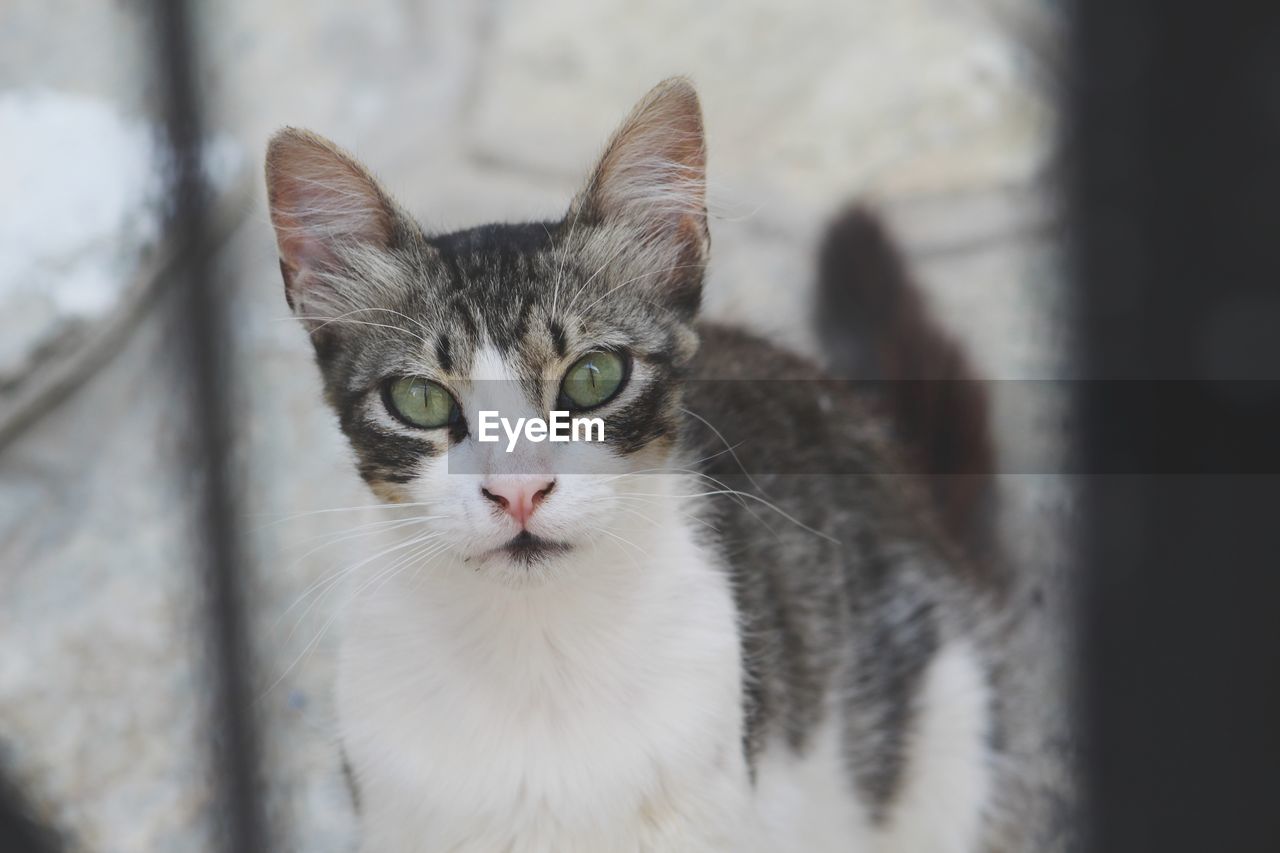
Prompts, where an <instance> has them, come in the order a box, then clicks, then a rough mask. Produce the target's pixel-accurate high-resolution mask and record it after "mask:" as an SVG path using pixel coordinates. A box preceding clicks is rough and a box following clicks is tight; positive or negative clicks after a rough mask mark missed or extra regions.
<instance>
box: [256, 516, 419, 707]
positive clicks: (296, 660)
mask: <svg viewBox="0 0 1280 853" xmlns="http://www.w3.org/2000/svg"><path fill="white" fill-rule="evenodd" d="M432 535H439V534H426V536H427V537H430V536H432ZM423 541H426V540H425V539H423V538H419V539H416V540H409V541H408V542H407V543H402V544H401V545H399V546H397V548H399V547H405V546H406V545H410V544H420V543H421V542H423ZM391 550H395V549H391ZM386 553H387V552H386V551H384V552H380V553H379V554H378V555H376V556H377V557H380V556H383V555H385V554H386ZM371 559H376V557H372V558H368V559H366V560H363V561H361V563H360V564H359V565H365V564H367V563H368V562H369V560H371ZM356 568H358V566H353V567H352V568H351V570H350V571H354V570H355V569H356ZM348 573H349V572H348ZM339 612H340V611H339V610H337V609H335V610H334V612H333V613H332V614H331V615H330V616H329V618H328V619H326V620H325V623H324V624H323V625H322V626H321V627H320V630H319V631H318V632H316V635H315V637H313V638H312V640H311V642H309V643H307V645H306V647H305V648H303V650H302V652H301V653H300V654H299V655H298V656H297V657H295V658H294V659H293V661H292V662H291V663H290V664H289V665H288V666H287V667H285V670H284V672H282V673H280V676H279V677H278V678H276V680H275V681H273V682H272V683H271V685H270V686H269V687H267V689H266V690H264V691H263V692H262V694H261V695H260V696H259V697H258V701H260V702H261V701H263V700H265V699H266V698H267V696H269V695H270V694H271V692H272V691H274V690H275V689H276V688H277V687H279V686H280V683H281V682H283V681H284V680H285V679H286V678H288V676H289V674H290V673H291V672H293V670H294V669H295V668H296V667H297V666H298V664H299V663H301V662H302V661H303V659H305V658H306V657H307V655H308V654H310V652H311V650H312V649H314V648H315V647H316V646H317V645H318V644H319V643H320V640H321V639H322V638H323V637H324V635H325V634H326V633H327V632H328V630H329V628H330V626H332V625H333V623H334V621H335V620H336V619H337V618H338V614H339ZM289 636H290V638H292V636H293V633H292V632H291V633H290V635H289ZM286 642H287V641H286Z"/></svg>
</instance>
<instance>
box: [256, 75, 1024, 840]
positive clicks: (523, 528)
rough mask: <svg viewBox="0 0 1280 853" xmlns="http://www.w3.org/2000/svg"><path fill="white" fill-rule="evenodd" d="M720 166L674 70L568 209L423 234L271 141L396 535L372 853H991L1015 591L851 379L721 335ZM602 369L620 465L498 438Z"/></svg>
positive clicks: (371, 754) (300, 145)
mask: <svg viewBox="0 0 1280 853" xmlns="http://www.w3.org/2000/svg"><path fill="white" fill-rule="evenodd" d="M702 156H703V155H702V137H701V124H700V119H699V117H698V113H697V102H696V98H695V96H694V95H693V93H692V90H691V89H690V88H689V87H688V86H687V84H684V83H681V82H674V83H669V84H666V85H665V86H663V87H660V88H659V89H658V90H655V92H654V93H653V94H651V95H650V97H649V98H648V99H647V100H646V101H645V102H644V103H642V104H641V106H640V107H638V108H637V110H636V112H635V113H633V114H632V117H631V118H630V119H629V120H628V122H627V123H626V124H625V125H624V127H623V129H622V130H621V131H619V133H618V135H617V136H615V138H614V140H613V142H612V143H611V145H610V147H609V149H608V150H607V151H606V153H605V156H604V158H603V160H602V162H601V164H600V166H598V167H597V170H596V172H595V174H594V175H593V177H592V180H591V182H590V183H589V184H588V187H587V189H586V190H585V191H584V193H583V194H582V195H581V196H580V197H579V198H578V200H576V201H575V204H574V207H573V208H572V209H571V210H570V212H569V214H568V215H567V216H566V218H565V219H564V220H563V221H561V222H554V223H546V224H538V225H532V226H486V227H485V228H481V229H474V230H472V231H467V232H460V233H458V234H453V235H443V236H427V235H424V234H422V233H421V232H420V231H418V230H417V228H416V226H414V225H413V224H412V223H411V221H409V220H407V218H406V217H404V216H403V214H401V213H400V212H399V211H398V210H397V209H396V208H395V207H394V205H392V204H391V203H390V202H389V201H388V200H387V198H386V196H385V195H383V194H382V193H381V191H380V190H378V189H377V187H376V184H373V183H372V180H371V179H369V178H368V176H367V174H365V173H364V172H363V170H361V169H360V168H359V167H358V166H356V165H355V164H354V162H353V161H350V160H349V159H347V158H345V157H344V156H343V155H341V154H340V153H339V152H336V150H335V149H333V148H332V147H330V146H328V145H327V144H326V143H323V142H322V141H319V140H317V139H315V138H314V137H309V136H305V135H301V134H297V133H296V132H290V133H286V134H284V135H282V136H281V137H278V138H277V140H276V141H275V142H274V143H273V149H272V153H271V154H270V155H269V184H270V186H271V189H272V204H273V217H274V219H275V222H276V226H277V230H278V233H279V236H280V244H281V254H282V258H283V261H282V263H283V269H284V271H285V280H286V287H287V294H288V296H289V299H290V304H291V305H292V306H293V307H294V309H295V311H297V312H298V313H299V315H300V316H302V317H303V318H304V321H305V322H307V323H308V325H309V328H310V329H311V331H312V333H313V335H314V336H315V337H316V348H317V355H318V359H319V362H320V366H321V368H322V371H323V373H324V376H325V382H326V389H327V393H328V397H329V400H330V402H331V403H332V404H333V405H334V407H335V409H336V410H337V412H338V414H339V417H340V420H341V423H342V425H343V429H344V431H345V432H346V433H347V435H348V437H349V438H350V439H351V441H352V445H353V447H354V448H355V450H356V453H357V456H358V457H359V460H360V470H361V473H362V475H363V476H364V477H365V479H366V480H368V481H369V483H370V485H371V486H372V487H373V488H374V490H375V492H376V493H377V494H379V495H380V496H381V497H383V498H384V499H385V500H387V501H388V502H393V503H401V504H403V505H404V508H403V509H401V510H397V512H399V513H400V514H402V515H403V516H404V519H405V520H406V525H405V526H403V527H399V528H397V529H398V530H399V531H400V533H399V534H398V535H399V537H400V538H399V540H398V541H393V542H392V543H391V544H390V546H389V547H392V548H393V549H394V550H392V551H390V552H388V554H387V555H386V556H384V557H383V558H381V560H380V561H376V562H373V563H372V565H370V566H369V567H368V568H366V569H365V570H364V571H365V573H366V574H365V575H364V580H363V581H362V582H360V583H358V584H357V588H356V591H355V594H354V596H353V598H352V600H351V602H350V603H349V605H348V606H347V609H346V611H345V613H344V616H343V627H344V633H343V640H342V649H341V657H340V665H339V680H338V707H339V716H340V721H341V735H342V740H343V745H344V749H345V752H346V754H347V757H348V759H349V761H350V763H351V767H352V769H353V770H354V776H355V778H356V780H357V783H358V787H359V792H360V802H361V812H362V815H361V816H362V821H363V823H364V846H363V850H365V851H366V853H373V851H387V853H409V851H454V850H457V851H471V850H475V851H490V850H492V851H513V853H515V851H557V853H573V851H584V853H587V851H589V852H590V853H608V851H615V850H616V851H636V853H639V851H702V850H707V851H710V850H718V851H761V853H763V852H764V851H801V850H803V851H814V853H821V851H854V853H862V851H867V852H868V853H872V852H873V851H875V853H978V851H991V850H996V849H999V848H998V847H997V846H996V844H997V842H996V840H995V831H996V830H995V822H994V821H993V820H992V819H991V817H992V815H993V814H996V813H998V812H999V811H1000V810H1001V809H1002V808H1006V807H1007V803H1006V802H1004V799H1005V794H1006V790H1005V789H1006V788H1007V787H1008V780H1006V779H1005V778H1004V775H1003V771H1001V770H1000V766H999V762H997V761H995V760H994V759H995V753H996V751H997V750H998V745H999V741H1000V733H1001V727H1002V724H1003V723H1002V720H1001V719H1000V706H1001V703H1000V701H999V692H1000V689H1001V684H1000V677H999V672H998V670H999V667H998V664H997V663H996V661H997V655H995V654H994V653H993V644H994V642H995V640H994V638H995V636H996V634H997V633H998V629H997V627H996V626H997V625H998V624H999V621H1000V620H999V619H998V618H997V615H998V607H999V602H1000V590H999V588H998V587H997V586H995V585H992V584H990V583H989V582H988V580H987V577H988V576H987V575H986V574H984V573H983V572H981V571H976V570H975V569H974V567H973V566H972V565H970V563H969V561H968V560H967V558H965V557H964V556H963V553H964V552H963V549H962V548H960V547H958V546H957V545H956V544H954V543H953V542H952V541H951V539H950V538H949V537H948V536H947V534H946V533H945V531H944V527H945V526H944V525H940V524H937V523H935V521H934V520H933V517H934V516H933V513H932V512H931V511H930V509H929V507H928V506H927V496H926V495H924V494H923V491H924V490H921V492H919V493H918V492H917V490H916V484H915V483H914V481H912V480H911V479H909V478H906V477H902V476H899V474H898V472H900V471H902V470H903V468H902V467H901V463H900V462H899V451H898V450H896V449H895V448H894V446H893V444H892V442H891V440H890V438H889V436H888V431H887V428H886V426H885V424H884V422H883V421H882V420H881V419H880V418H879V417H878V416H877V415H876V414H874V413H873V411H872V409H871V408H869V407H868V406H866V405H864V404H863V402H861V401H860V400H859V399H858V398H857V396H856V395H855V394H854V393H853V392H852V391H851V390H850V389H849V388H847V387H844V386H841V385H838V384H832V383H829V382H825V381H823V380H822V377H821V373H820V371H818V370H817V368H815V367H813V366H812V365H810V364H808V363H807V362H806V361H804V360H802V359H799V358H797V357H795V356H791V355H789V354H787V353H785V352H783V351H781V350H778V349H776V348H774V347H772V346H771V345H769V344H767V343H766V342H764V341H762V340H760V339H758V338H755V337H752V336H750V335H746V334H744V333H741V332H736V331H733V330H729V329H723V328H718V327H714V326H706V325H699V324H698V323H697V321H696V314H697V304H698V299H699V294H700V287H701V281H702V268H703V265H704V264H705V260H706V251H707V243H706V231H705V208H704V205H703V201H702V185H701V179H702V171H701V170H702ZM584 353H585V355H584ZM601 354H604V355H603V356H602V355H601ZM575 359H576V361H575ZM591 359H595V361H592V362H591V363H590V365H589V366H590V367H591V370H593V371H595V372H593V373H591V376H592V377H594V378H593V379H592V382H595V381H597V379H599V381H600V382H602V383H604V382H605V381H606V379H607V380H608V382H609V383H610V384H609V386H608V389H607V390H609V394H608V395H601V396H602V397H603V402H598V403H597V402H592V404H591V405H590V406H584V411H585V410H588V409H589V410H590V411H592V412H594V413H601V414H602V415H603V417H604V419H605V422H606V429H607V431H608V436H607V441H606V442H605V446H603V447H590V446H573V447H568V448H561V449H557V448H555V447H553V446H551V445H537V446H525V447H522V448H520V449H518V450H517V452H516V453H514V454H507V455H503V454H502V452H501V450H495V449H494V448H493V447H487V446H485V445H481V444H479V443H476V442H475V440H474V431H473V428H472V427H471V426H469V424H472V423H474V420H475V415H476V412H477V411H479V410H483V409H484V408H485V407H486V406H499V405H501V406H507V407H514V409H516V410H517V411H518V413H525V412H529V413H536V412H538V411H540V410H543V411H545V407H549V406H552V405H554V404H557V401H558V402H559V403H561V404H564V402H565V400H566V396H565V395H566V394H570V396H572V395H573V394H578V393H579V392H580V390H581V389H580V388H578V387H577V386H575V387H573V388H571V387H570V385H569V382H570V377H572V376H575V375H577V374H576V373H575V371H576V370H577V369H578V367H579V366H580V365H582V364H583V363H584V360H588V361H589V360H591ZM566 368H567V370H566ZM602 371H603V372H602ZM610 371H613V372H612V373H611V372H610ZM403 376H419V377H425V378H424V379H422V380H421V381H420V382H419V380H414V381H415V382H419V384H418V385H416V386H413V388H416V390H414V391H413V394H411V395H410V396H408V397H405V396H398V395H401V394H402V389H403V388H406V387H410V386H409V385H404V382H405V381H406V380H403V379H397V378H396V377H403ZM561 377H564V378H561ZM600 377H605V378H600ZM411 384H412V383H411ZM431 389H435V390H434V391H433V390H431ZM441 389H443V390H441ZM571 392H572V393H571ZM433 393H435V394H437V396H436V397H430V395H431V394H433ZM439 394H444V395H445V396H439ZM557 394H558V395H559V397H557ZM413 395H416V396H413ZM446 398H447V401H446ZM428 399H429V400H434V401H435V403H433V404H432V405H439V406H441V407H442V408H440V409H439V416H438V417H437V416H436V415H434V414H433V412H435V410H434V409H432V408H431V407H430V406H429V405H428V404H426V403H423V402H422V401H423V400H428ZM593 400H594V398H593ZM442 401H445V402H442ZM575 405H576V404H575ZM413 406H417V407H418V408H415V409H410V408H409V407H413ZM446 409H447V410H448V414H447V417H446V416H445V414H444V413H445V411H446ZM424 424H425V425H427V426H424ZM432 425H434V426H432ZM823 472H836V473H823ZM418 516H421V523H420V524H419V523H417V522H415V520H414V519H415V518H416V517H418ZM405 531H408V532H405Z"/></svg>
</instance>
